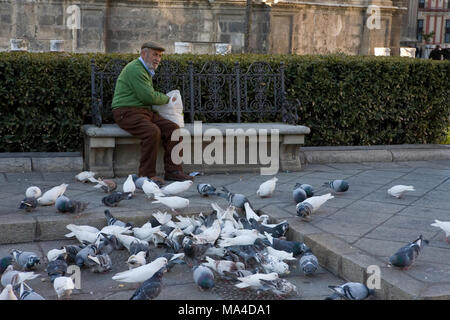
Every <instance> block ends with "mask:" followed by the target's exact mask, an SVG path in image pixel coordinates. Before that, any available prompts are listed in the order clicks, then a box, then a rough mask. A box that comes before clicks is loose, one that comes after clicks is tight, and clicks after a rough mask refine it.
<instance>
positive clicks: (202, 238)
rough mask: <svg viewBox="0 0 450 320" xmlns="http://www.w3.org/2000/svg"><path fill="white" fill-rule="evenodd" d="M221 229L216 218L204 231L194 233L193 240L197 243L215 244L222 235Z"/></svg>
mask: <svg viewBox="0 0 450 320" xmlns="http://www.w3.org/2000/svg"><path fill="white" fill-rule="evenodd" d="M220 231H221V228H220V222H219V220H218V219H216V220H215V221H214V223H213V225H212V226H211V227H209V228H207V229H206V230H204V231H203V232H202V233H199V234H196V235H193V241H194V243H195V244H199V243H211V244H214V243H215V242H216V240H217V239H218V238H219V236H220Z"/></svg>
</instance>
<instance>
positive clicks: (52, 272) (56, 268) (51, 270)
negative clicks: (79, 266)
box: [46, 254, 67, 283]
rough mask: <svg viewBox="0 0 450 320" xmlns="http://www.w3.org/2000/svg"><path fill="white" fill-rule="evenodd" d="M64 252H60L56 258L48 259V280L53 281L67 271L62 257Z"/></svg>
mask: <svg viewBox="0 0 450 320" xmlns="http://www.w3.org/2000/svg"><path fill="white" fill-rule="evenodd" d="M64 258H65V257H64V254H60V255H59V256H58V258H56V259H55V260H53V261H50V262H49V263H48V264H47V269H46V271H47V274H48V276H49V277H50V281H51V282H52V283H53V281H55V279H56V278H58V277H64V276H65V275H66V272H67V262H66V260H65V259H64Z"/></svg>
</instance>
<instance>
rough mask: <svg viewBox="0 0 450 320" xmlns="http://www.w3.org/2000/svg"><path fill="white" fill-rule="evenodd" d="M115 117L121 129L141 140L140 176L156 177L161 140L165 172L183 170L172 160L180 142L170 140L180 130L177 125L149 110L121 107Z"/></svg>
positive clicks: (114, 111)
mask: <svg viewBox="0 0 450 320" xmlns="http://www.w3.org/2000/svg"><path fill="white" fill-rule="evenodd" d="M113 116H114V121H116V123H117V125H118V126H119V127H121V128H122V129H123V130H125V131H127V132H129V133H130V134H132V135H133V136H135V137H137V138H140V139H141V160H140V165H139V176H143V177H149V178H151V177H154V176H156V157H157V154H158V148H159V143H160V141H161V139H162V143H163V147H164V170H165V172H166V173H167V172H173V171H182V170H183V168H182V166H181V165H176V164H174V163H173V161H172V158H171V154H172V149H173V148H174V147H175V146H176V145H177V144H178V142H179V141H171V140H170V137H171V135H172V132H173V131H174V130H175V129H178V128H179V126H178V125H177V124H176V123H174V122H172V121H170V120H167V119H164V118H163V117H161V116H160V115H159V114H158V113H157V112H152V111H151V110H149V109H147V108H133V107H121V108H117V109H114V110H113ZM180 141H181V138H180ZM180 156H181V152H180Z"/></svg>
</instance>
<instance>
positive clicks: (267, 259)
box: [256, 252, 289, 275]
mask: <svg viewBox="0 0 450 320" xmlns="http://www.w3.org/2000/svg"><path fill="white" fill-rule="evenodd" d="M256 256H257V259H258V260H259V261H260V264H261V266H262V267H263V269H264V271H265V272H266V273H271V272H276V273H277V274H280V275H281V274H288V273H289V265H288V264H287V263H285V262H283V261H282V260H280V259H279V258H278V257H276V256H273V255H270V254H268V253H264V252H263V253H257V255H256Z"/></svg>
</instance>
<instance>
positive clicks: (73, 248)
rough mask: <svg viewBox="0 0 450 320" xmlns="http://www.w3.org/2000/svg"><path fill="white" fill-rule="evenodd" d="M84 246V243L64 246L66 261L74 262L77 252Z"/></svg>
mask: <svg viewBox="0 0 450 320" xmlns="http://www.w3.org/2000/svg"><path fill="white" fill-rule="evenodd" d="M85 247H86V245H84V244H71V245H66V246H64V248H65V249H66V254H67V257H66V261H67V263H74V262H75V258H76V256H77V254H78V252H80V250H81V249H83V248H85Z"/></svg>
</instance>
